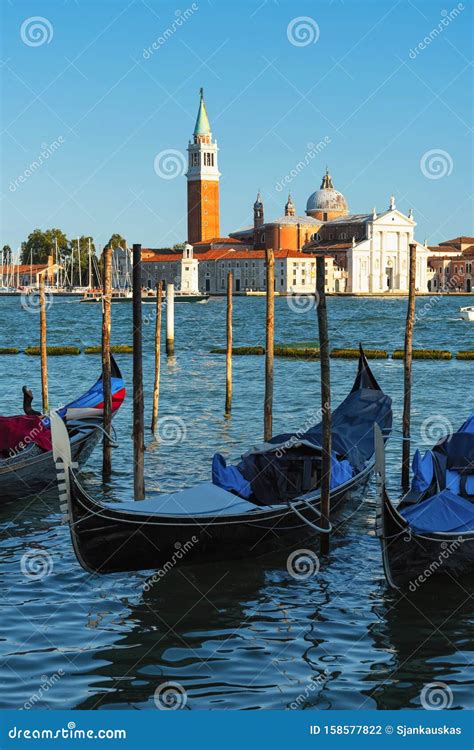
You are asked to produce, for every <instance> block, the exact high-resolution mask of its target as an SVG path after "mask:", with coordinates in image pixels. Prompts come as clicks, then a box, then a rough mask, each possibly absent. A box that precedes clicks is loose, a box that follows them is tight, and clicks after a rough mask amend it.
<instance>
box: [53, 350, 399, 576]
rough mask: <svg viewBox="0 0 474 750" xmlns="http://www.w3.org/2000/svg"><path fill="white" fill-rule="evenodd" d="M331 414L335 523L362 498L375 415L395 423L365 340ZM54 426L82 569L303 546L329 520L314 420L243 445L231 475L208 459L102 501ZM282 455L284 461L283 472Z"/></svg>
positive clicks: (384, 425) (110, 569) (164, 565)
mask: <svg viewBox="0 0 474 750" xmlns="http://www.w3.org/2000/svg"><path fill="white" fill-rule="evenodd" d="M332 416H333V419H332V435H333V453H332V454H331V462H332V463H331V467H332V468H331V478H332V479H331V481H333V484H332V489H331V492H330V522H331V525H332V527H333V528H334V527H335V526H338V525H341V524H342V523H343V522H344V521H346V520H347V518H348V517H349V516H350V515H351V514H352V513H354V512H355V510H356V509H357V508H358V506H359V505H360V503H361V502H362V499H363V492H364V489H365V486H366V484H367V482H368V479H369V477H370V475H371V473H372V470H373V467H374V443H373V426H374V423H377V424H379V425H380V428H381V430H382V431H383V435H384V437H383V438H382V439H383V440H384V439H385V440H386V439H388V437H389V435H390V432H391V426H392V408H391V399H390V398H389V397H388V396H387V395H386V394H384V393H383V391H382V390H381V389H380V387H379V385H378V383H377V381H376V380H375V378H374V376H373V374H372V372H371V370H370V367H369V365H368V362H367V360H366V358H365V355H364V354H363V351H362V350H361V355H360V359H359V365H358V371H357V376H356V379H355V382H354V386H353V388H352V390H351V391H350V393H349V395H348V396H347V397H346V399H344V401H343V402H342V403H341V404H340V405H339V406H338V407H337V408H336V410H335V411H334V412H333V415H332ZM52 428H53V445H54V450H55V455H56V456H57V457H58V460H61V461H62V462H63V465H64V481H65V489H66V492H65V494H64V499H65V500H66V501H67V504H66V503H65V504H64V505H63V509H64V510H65V511H67V514H68V519H69V525H70V531H71V537H72V542H73V545H74V549H75V552H76V555H77V558H78V560H79V562H80V563H81V565H82V566H83V567H84V568H85V569H86V570H88V571H91V572H98V573H114V572H125V571H132V570H153V569H155V570H156V569H158V570H160V569H165V570H167V569H169V567H170V566H171V567H174V566H175V565H178V564H181V563H182V562H184V563H186V564H190V563H196V562H202V563H205V562H210V561H217V560H229V559H239V558H240V559H242V558H244V559H249V558H252V557H259V556H262V555H265V554H268V553H270V552H273V551H275V550H279V549H289V548H291V547H294V545H297V547H298V548H301V547H302V545H304V544H305V542H306V541H307V540H308V539H309V538H311V537H312V538H313V539H314V538H315V537H317V536H318V535H319V534H320V533H328V531H330V530H331V529H329V530H325V529H322V528H321V524H320V519H321V512H320V500H321V491H320V486H321V482H320V480H321V476H322V471H323V468H324V465H323V464H322V463H320V461H321V453H320V451H321V447H320V446H321V443H320V442H319V441H320V430H321V424H320V423H318V424H316V425H313V426H311V427H310V429H309V430H306V431H302V432H300V433H283V434H281V435H277V436H275V437H274V438H272V440H271V441H269V442H268V443H266V444H261V445H259V446H257V447H256V448H255V449H253V450H251V451H250V452H247V453H246V454H244V456H243V457H242V462H241V464H239V467H240V468H237V467H233V471H231V472H230V476H231V477H232V480H229V478H228V477H229V475H228V474H221V475H216V474H214V464H213V482H212V483H211V482H209V483H202V484H199V485H196V486H195V487H191V488H189V489H184V490H179V491H177V492H173V493H169V494H168V493H166V494H162V495H159V494H158V495H156V496H155V497H153V498H151V499H147V500H142V501H137V502H133V501H132V502H124V503H105V502H102V501H99V500H96V499H95V498H92V497H91V496H90V495H89V494H88V493H87V491H86V490H85V489H84V488H83V487H82V486H81V484H80V482H79V480H78V478H77V476H76V474H75V472H74V470H73V469H72V468H71V467H70V447H69V441H68V436H67V432H66V430H65V427H64V423H63V422H62V421H61V420H60V419H54V420H52ZM336 443H337V445H338V447H339V454H337V453H336V452H335V451H336V448H335V447H334V446H335V444H336ZM303 449H306V451H307V452H304V450H303ZM292 451H294V452H293V453H292ZM338 455H340V456H341V458H340V459H339V458H337V456H338ZM261 456H264V459H263V460H261V459H260V457H261ZM308 456H309V458H308ZM351 459H352V460H351ZM278 461H281V463H278ZM285 461H286V462H288V464H290V469H289V470H288V472H287V474H284V473H283V472H284V471H285V470H286V469H285V466H286V465H287V464H285ZM292 461H294V463H293V464H292V463H291V462H292ZM312 461H314V463H312ZM244 464H245V466H244ZM262 467H263V468H262ZM275 467H276V468H275ZM294 467H296V468H294ZM224 468H225V469H227V468H228V467H227V466H225V467H224ZM292 471H293V473H291V472H292ZM258 472H260V473H258ZM236 475H237V476H238V477H240V480H238V481H240V484H241V483H242V481H243V479H244V478H245V480H246V482H247V485H246V487H247V491H243V490H242V491H239V490H238V488H236V487H235V486H233V484H232V482H233V481H235V477H236ZM262 478H264V479H265V482H263V481H262ZM282 478H283V479H284V481H282ZM288 487H290V490H289V491H287V490H288ZM249 488H250V489H251V491H250V492H249V491H248V490H249Z"/></svg>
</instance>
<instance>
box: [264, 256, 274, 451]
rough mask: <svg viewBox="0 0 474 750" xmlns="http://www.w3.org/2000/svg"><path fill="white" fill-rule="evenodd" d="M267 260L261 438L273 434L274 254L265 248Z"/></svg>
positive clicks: (266, 438)
mask: <svg viewBox="0 0 474 750" xmlns="http://www.w3.org/2000/svg"><path fill="white" fill-rule="evenodd" d="M265 255H266V261H267V311H266V336H265V402H264V406H263V439H264V440H270V438H271V437H272V434H273V370H274V348H275V254H274V252H273V248H267V250H266V253H265Z"/></svg>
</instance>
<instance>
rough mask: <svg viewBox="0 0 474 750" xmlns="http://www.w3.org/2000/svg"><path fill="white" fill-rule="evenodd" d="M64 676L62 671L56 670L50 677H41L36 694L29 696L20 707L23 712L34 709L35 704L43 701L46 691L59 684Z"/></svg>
mask: <svg viewBox="0 0 474 750" xmlns="http://www.w3.org/2000/svg"><path fill="white" fill-rule="evenodd" d="M64 674H65V673H64V671H63V670H62V669H58V671H57V672H55V673H54V674H52V675H51V676H50V677H47V675H42V676H41V684H40V687H39V689H38V690H37V691H36V693H33V694H32V695H30V697H29V698H28V700H27V701H25V703H24V704H23V707H22V708H23V710H24V711H29V710H30V709H31V708H34V706H36V704H37V703H40V701H42V700H43V698H44V697H45V696H46V694H47V693H48V691H49V690H51V688H52V687H54V686H55V685H56V683H58V682H59V680H60V679H61V677H64Z"/></svg>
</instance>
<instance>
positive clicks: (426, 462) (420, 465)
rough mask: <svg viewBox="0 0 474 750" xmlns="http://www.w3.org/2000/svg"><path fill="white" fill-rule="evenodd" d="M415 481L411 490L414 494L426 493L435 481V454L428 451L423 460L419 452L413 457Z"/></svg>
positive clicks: (413, 480)
mask: <svg viewBox="0 0 474 750" xmlns="http://www.w3.org/2000/svg"><path fill="white" fill-rule="evenodd" d="M412 469H413V479H412V482H411V488H412V490H413V492H419V493H422V492H426V490H427V489H428V487H429V486H430V484H431V482H432V481H433V469H434V467H433V454H432V453H431V451H427V452H426V453H425V455H424V456H423V458H422V457H421V453H420V451H419V450H416V451H415V455H414V456H413V463H412Z"/></svg>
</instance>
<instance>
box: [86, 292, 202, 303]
mask: <svg viewBox="0 0 474 750" xmlns="http://www.w3.org/2000/svg"><path fill="white" fill-rule="evenodd" d="M132 300H133V293H132V292H131V291H130V290H114V291H113V292H112V296H111V301H112V302H131V301H132ZM208 300H209V295H208V294H201V293H198V292H175V294H174V301H175V302H208ZM80 301H81V302H102V292H101V291H92V292H87V293H86V294H85V295H84V297H83V298H82V299H81V300H80ZM164 301H165V300H164V299H163V303H164ZM142 303H148V304H154V305H156V292H142Z"/></svg>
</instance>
